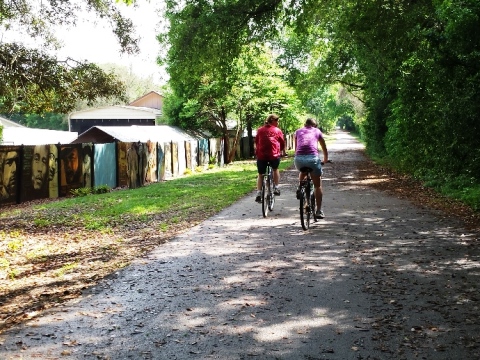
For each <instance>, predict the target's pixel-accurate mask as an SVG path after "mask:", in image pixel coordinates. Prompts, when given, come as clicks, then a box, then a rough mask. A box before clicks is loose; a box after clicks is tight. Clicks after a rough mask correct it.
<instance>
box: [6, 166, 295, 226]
mask: <svg viewBox="0 0 480 360" xmlns="http://www.w3.org/2000/svg"><path fill="white" fill-rule="evenodd" d="M292 162H293V158H291V157H289V158H286V159H282V162H281V166H280V169H285V168H287V167H289V166H290V165H291V164H292ZM256 176H257V172H256V165H255V161H240V162H235V163H233V164H231V165H228V166H225V167H223V168H214V169H211V170H204V171H203V172H201V173H197V172H195V173H193V172H192V174H190V175H188V176H185V177H181V178H177V179H172V180H168V181H165V182H159V183H153V184H150V185H148V186H145V187H141V188H138V189H125V190H118V191H112V192H109V193H105V194H95V195H89V196H81V197H71V198H65V199H60V200H59V201H53V202H47V203H44V204H41V205H34V206H33V208H32V210H33V212H34V213H33V215H32V216H33V217H34V223H35V225H36V226H38V227H48V228H51V227H73V228H83V229H86V230H93V231H101V232H111V229H112V228H115V227H118V226H128V225H129V224H132V223H145V224H148V222H149V220H150V219H152V217H156V218H157V219H159V218H160V219H162V217H164V218H165V223H167V224H172V223H173V224H175V223H179V222H182V221H185V220H188V218H189V217H191V214H192V213H195V212H201V213H203V214H206V215H211V214H214V213H217V212H218V211H220V210H221V209H223V208H225V207H227V206H229V205H230V204H232V203H234V202H235V201H237V200H239V199H240V198H241V197H243V196H245V195H246V194H248V193H249V192H251V191H253V190H254V189H255V186H256ZM9 215H11V213H10V214H9ZM1 217H2V214H1V213H0V219H1ZM160 228H161V229H162V230H163V229H167V228H168V226H167V225H161V227H160Z"/></svg>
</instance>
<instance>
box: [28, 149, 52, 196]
mask: <svg viewBox="0 0 480 360" xmlns="http://www.w3.org/2000/svg"><path fill="white" fill-rule="evenodd" d="M48 163H49V157H48V147H47V146H45V145H36V146H35V147H34V149H33V160H32V186H33V188H34V189H35V190H40V189H42V187H43V186H44V184H45V183H46V181H47V170H48Z"/></svg>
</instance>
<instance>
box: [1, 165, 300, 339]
mask: <svg viewBox="0 0 480 360" xmlns="http://www.w3.org/2000/svg"><path fill="white" fill-rule="evenodd" d="M292 162H293V158H292V157H291V156H290V157H288V158H284V159H283V160H282V162H281V169H285V168H288V167H289V166H291V165H292ZM256 176H257V175H256V166H255V161H253V160H249V161H239V162H235V163H233V164H230V165H228V166H226V167H224V168H217V167H215V168H211V169H207V170H203V171H201V172H194V173H192V174H191V175H188V176H185V177H181V178H177V179H173V180H168V181H165V182H159V183H153V184H150V185H148V186H145V187H141V188H138V189H131V190H128V189H118V190H114V191H111V192H108V193H104V194H90V195H86V196H79V197H71V198H66V199H65V198H63V199H56V200H47V201H45V202H43V203H39V202H34V203H25V204H21V205H18V206H13V207H10V208H2V209H0V259H1V260H0V294H1V295H0V331H2V329H4V328H6V327H8V326H9V325H11V324H12V323H15V322H18V321H22V320H25V319H28V318H32V317H35V316H36V315H37V314H38V313H40V312H41V311H42V310H44V309H46V308H49V307H52V306H55V305H56V304H58V303H61V302H63V301H65V300H67V299H70V298H74V297H77V296H79V295H80V294H81V291H82V290H83V289H85V288H87V287H89V286H92V285H94V284H95V283H96V282H97V281H99V280H100V279H102V278H104V277H105V276H109V275H111V274H113V273H115V272H116V271H118V270H120V269H122V268H123V267H125V266H127V265H128V264H129V263H130V262H131V261H132V260H134V259H137V258H141V257H142V256H144V255H145V254H146V253H148V252H149V251H151V250H152V249H153V248H154V247H156V246H158V245H160V244H162V243H163V242H165V241H168V240H169V239H171V238H172V237H173V236H175V235H176V234H178V232H180V231H183V230H185V229H187V228H189V227H191V226H194V225H196V224H198V223H199V222H201V221H203V220H205V219H207V218H208V217H210V216H212V215H214V214H216V213H217V212H219V211H220V210H221V209H223V208H225V207H227V206H229V205H231V204H232V203H234V202H235V201H237V200H239V199H240V198H241V197H243V196H245V195H246V194H248V193H250V192H252V191H253V190H254V187H255V184H256ZM252 201H253V200H252ZM259 211H260V210H259Z"/></svg>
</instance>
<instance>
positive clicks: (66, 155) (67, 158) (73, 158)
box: [60, 144, 83, 196]
mask: <svg viewBox="0 0 480 360" xmlns="http://www.w3.org/2000/svg"><path fill="white" fill-rule="evenodd" d="M82 163H83V152H82V146H81V144H80V145H69V146H61V147H60V195H61V196H67V195H70V190H72V189H78V188H81V187H82V186H83V183H82V174H83V173H82V169H83V166H82Z"/></svg>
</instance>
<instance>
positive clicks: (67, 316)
mask: <svg viewBox="0 0 480 360" xmlns="http://www.w3.org/2000/svg"><path fill="white" fill-rule="evenodd" d="M338 135H339V136H338V140H337V141H336V143H335V144H332V145H330V146H329V150H330V152H331V158H332V159H333V160H334V164H332V165H328V166H327V167H326V174H325V178H324V186H325V197H324V211H325V214H326V218H325V219H324V220H321V221H319V222H318V223H315V224H313V226H312V227H311V229H310V230H309V231H307V232H304V231H303V230H302V229H301V226H300V222H299V216H298V210H297V207H298V200H296V199H295V194H294V190H295V183H296V178H297V174H296V171H294V170H291V171H286V172H284V173H283V175H282V176H283V177H282V184H281V189H282V195H281V197H279V198H277V202H276V204H275V210H274V212H273V213H271V214H269V217H268V218H267V219H264V218H263V217H262V215H261V208H260V205H259V204H257V203H255V202H254V201H253V193H252V195H251V196H248V197H246V198H244V199H242V200H240V201H239V202H238V203H236V204H234V205H233V206H231V207H229V208H227V209H225V210H224V211H222V212H221V213H219V214H218V215H216V216H214V217H212V218H210V219H209V220H207V221H205V222H203V223H202V224H200V225H198V226H196V227H193V228H192V229H190V230H189V231H188V232H186V233H184V234H183V235H181V236H178V237H177V238H175V239H174V240H172V241H170V242H168V243H166V244H164V245H162V246H159V247H158V248H157V249H156V250H155V251H153V252H152V253H150V254H149V255H148V257H145V258H142V259H139V260H138V261H136V262H135V263H133V264H132V265H131V266H129V267H128V268H126V269H124V270H122V271H120V272H118V273H116V274H115V275H114V276H112V277H110V278H109V279H106V280H105V281H102V282H101V283H100V284H99V285H98V286H96V287H94V288H92V289H90V290H89V291H88V292H86V293H84V294H83V295H82V297H81V298H79V299H77V300H75V301H71V302H69V303H66V304H64V305H62V306H59V307H57V308H55V309H52V310H50V311H48V312H47V313H46V314H45V315H44V316H42V317H40V318H38V319H35V320H32V321H30V322H28V323H25V324H23V325H21V326H17V327H14V328H12V329H10V330H8V331H6V332H5V333H4V334H2V336H1V337H0V358H1V359H116V360H117V359H252V358H253V359H255V358H257V359H309V360H311V359H342V360H346V359H413V358H418V359H435V360H438V359H479V358H480V348H479V345H480V331H479V330H480V321H479V311H478V300H479V299H480V297H479V295H478V284H479V281H478V280H479V279H478V278H479V274H480V271H479V269H480V265H479V259H480V258H479V251H478V246H476V244H477V243H476V241H477V239H476V238H475V237H474V236H473V234H469V233H467V232H466V231H465V230H462V228H461V227H460V224H459V223H457V222H454V221H452V220H450V219H448V218H445V217H443V216H439V215H440V214H439V213H436V212H433V211H431V210H427V209H424V208H419V207H416V206H414V205H413V204H412V203H410V202H407V201H405V200H399V199H397V198H394V197H391V196H389V195H386V193H384V192H380V191H377V190H374V189H373V188H372V187H371V186H368V182H369V181H374V180H372V179H367V178H365V177H363V176H362V173H361V171H360V170H359V165H360V164H362V162H364V161H365V158H364V156H363V150H362V146H361V145H360V144H358V142H356V141H355V140H354V138H352V137H351V136H349V135H348V134H345V133H339V134H338Z"/></svg>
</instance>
